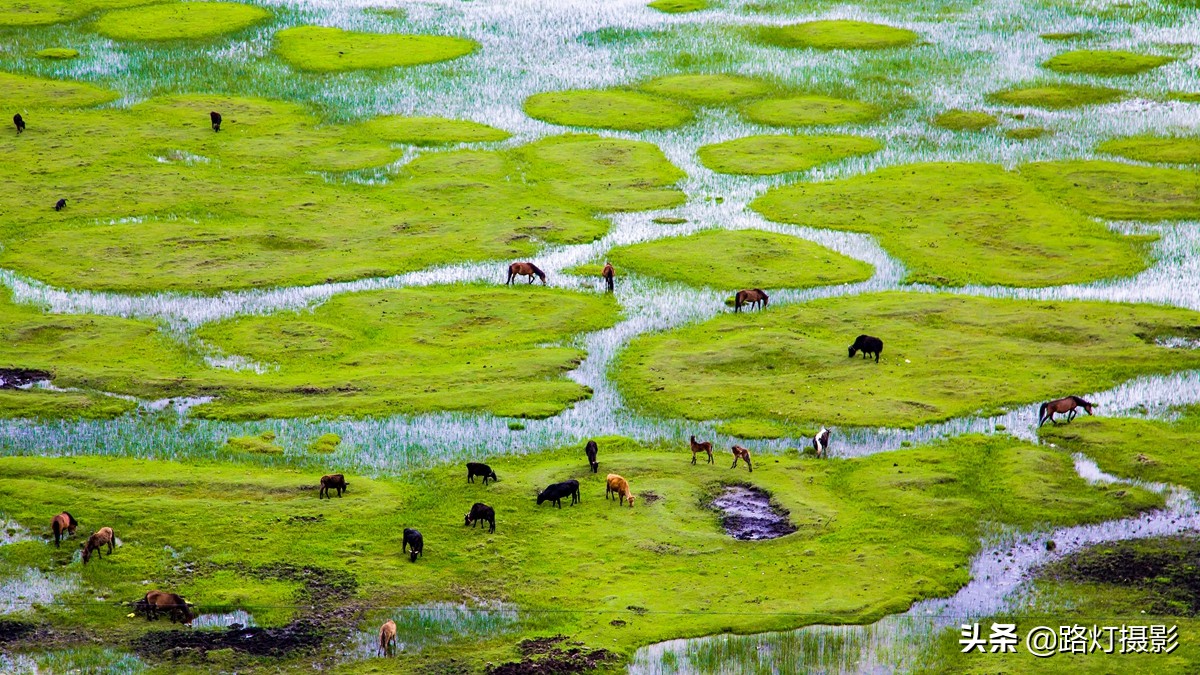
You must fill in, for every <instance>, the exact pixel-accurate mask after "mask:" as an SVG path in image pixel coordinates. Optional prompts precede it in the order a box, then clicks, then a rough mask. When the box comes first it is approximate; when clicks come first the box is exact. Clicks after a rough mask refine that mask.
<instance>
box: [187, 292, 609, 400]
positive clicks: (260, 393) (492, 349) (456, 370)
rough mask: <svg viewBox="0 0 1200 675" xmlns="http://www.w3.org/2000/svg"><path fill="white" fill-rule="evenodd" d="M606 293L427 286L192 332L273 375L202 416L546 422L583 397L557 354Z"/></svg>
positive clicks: (573, 357)
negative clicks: (493, 416)
mask: <svg viewBox="0 0 1200 675" xmlns="http://www.w3.org/2000/svg"><path fill="white" fill-rule="evenodd" d="M618 315H619V312H618V310H617V306H616V303H615V301H614V300H613V299H612V298H611V297H610V296H602V295H593V294H581V293H569V292H563V291H556V290H547V289H542V288H540V287H538V288H529V287H518V288H516V289H507V288H496V287H470V286H451V287H436V286H435V287H426V288H420V289H411V290H396V291H376V292H369V293H356V294H351V295H342V296H338V297H335V298H334V299H333V300H330V301H329V302H327V303H326V304H324V305H321V306H320V307H318V308H317V309H316V310H313V311H312V312H307V311H305V312H300V313H291V312H285V313H281V314H276V315H272V316H266V317H244V318H238V319H231V320H228V321H224V322H221V323H217V324H211V325H207V326H204V327H203V328H201V329H200V330H199V332H198V335H199V337H200V338H201V339H203V340H204V341H205V342H207V343H209V344H211V345H213V346H215V347H217V348H220V349H222V350H224V351H226V352H227V353H231V354H239V355H242V356H245V357H247V358H250V359H252V360H254V361H255V362H258V363H268V364H272V365H273V366H277V368H273V369H272V370H271V371H270V372H268V373H265V374H263V375H258V376H254V375H247V376H245V377H241V378H239V381H238V382H237V383H236V384H235V385H233V388H234V389H235V390H234V391H230V392H227V393H223V394H222V395H221V397H220V399H218V400H217V401H215V402H213V403H211V404H208V405H205V406H201V407H199V408H197V409H196V411H197V414H199V415H201V416H208V417H238V418H246V417H251V418H257V417H296V416H306V415H383V414H395V413H414V412H422V411H430V410H469V411H490V412H495V413H497V414H501V415H511V416H530V417H545V416H549V415H553V414H557V413H559V412H561V411H562V410H563V409H564V408H566V407H567V406H569V405H570V404H572V403H574V402H576V401H578V400H581V399H584V398H587V397H588V395H589V393H588V392H587V390H586V389H585V388H584V387H582V386H580V385H579V384H577V383H575V382H573V381H571V380H568V379H566V378H564V377H563V376H562V375H563V373H564V372H566V371H567V370H570V369H571V368H573V367H574V366H575V365H577V364H578V362H579V361H580V360H581V359H582V357H583V356H584V353H583V352H582V351H580V350H579V349H576V348H573V347H567V346H548V345H561V344H563V343H564V342H565V341H567V340H568V339H569V338H570V337H572V336H573V335H575V334H578V333H583V332H590V331H594V330H599V329H601V328H606V327H608V326H610V325H612V324H613V323H615V322H616V320H617V318H618Z"/></svg>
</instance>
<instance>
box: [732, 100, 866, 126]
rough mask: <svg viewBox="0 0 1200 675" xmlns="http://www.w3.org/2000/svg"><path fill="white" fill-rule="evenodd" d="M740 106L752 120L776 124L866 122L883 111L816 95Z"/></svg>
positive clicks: (848, 101) (857, 103)
mask: <svg viewBox="0 0 1200 675" xmlns="http://www.w3.org/2000/svg"><path fill="white" fill-rule="evenodd" d="M742 110H743V114H744V115H745V116H746V119H748V120H750V121H751V122H757V123H758V124H768V125H771V126H776V127H804V126H813V125H823V124H865V123H867V122H873V121H875V120H876V119H878V118H879V115H880V114H881V112H882V111H881V110H880V109H879V108H877V107H875V106H873V105H871V104H870V103H863V102H861V101H850V100H847V99H844V98H833V97H831V96H817V95H807V96H794V97H791V98H784V99H770V100H766V101H755V102H753V103H750V104H747V105H746V107H745V108H743V109H742Z"/></svg>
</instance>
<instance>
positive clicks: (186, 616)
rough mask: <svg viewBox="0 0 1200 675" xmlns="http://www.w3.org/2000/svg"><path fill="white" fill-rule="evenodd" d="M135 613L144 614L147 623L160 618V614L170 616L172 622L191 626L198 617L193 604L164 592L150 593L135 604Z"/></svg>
mask: <svg viewBox="0 0 1200 675" xmlns="http://www.w3.org/2000/svg"><path fill="white" fill-rule="evenodd" d="M133 607H134V611H141V612H144V613H145V615H146V620H147V621H154V620H155V619H157V618H158V613H159V612H166V613H168V614H170V616H171V620H172V621H179V622H181V623H184V624H190V623H191V622H192V619H194V618H196V615H195V614H194V613H193V612H192V603H190V602H188V601H187V600H184V599H183V598H182V597H181V596H179V595H178V594H176V593H166V592H163V591H148V592H147V593H146V595H145V597H143V598H142V599H141V600H138V601H137V602H135V603H133Z"/></svg>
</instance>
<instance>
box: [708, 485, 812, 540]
mask: <svg viewBox="0 0 1200 675" xmlns="http://www.w3.org/2000/svg"><path fill="white" fill-rule="evenodd" d="M709 506H710V508H712V509H714V510H716V511H719V512H720V513H721V526H722V527H724V528H725V533H726V534H728V535H729V536H731V537H733V538H734V539H739V540H741V541H760V540H763V539H777V538H779V537H782V536H784V535H788V534H791V533H793V532H795V531H796V526H795V525H793V524H792V521H790V520H788V516H789V515H790V514H789V512H788V510H787V509H785V508H783V507H782V506H779V505H778V504H774V503H772V502H771V495H770V493H768V492H767V491H766V490H763V489H761V488H757V487H754V486H753V485H726V486H725V487H724V488H723V489H722V490H721V493H720V494H718V495H717V496H716V497H714V498H713V500H712V502H710V503H709Z"/></svg>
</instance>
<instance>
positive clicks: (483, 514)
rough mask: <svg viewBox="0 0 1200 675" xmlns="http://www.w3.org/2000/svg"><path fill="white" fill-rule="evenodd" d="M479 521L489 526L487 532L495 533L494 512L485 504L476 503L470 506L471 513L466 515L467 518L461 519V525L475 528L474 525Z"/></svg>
mask: <svg viewBox="0 0 1200 675" xmlns="http://www.w3.org/2000/svg"><path fill="white" fill-rule="evenodd" d="M481 520H483V521H486V522H487V523H488V524H490V525H491V528H490V529H488V532H495V531H496V510H495V509H493V508H492V507H490V506H488V505H487V504H481V503H479V502H476V503H475V504H473V505H472V506H471V511H470V512H469V513H468V514H467V517H466V518H464V519H463V525H470V526H471V527H475V525H476V524H477V523H478V522H479V521H481Z"/></svg>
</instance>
